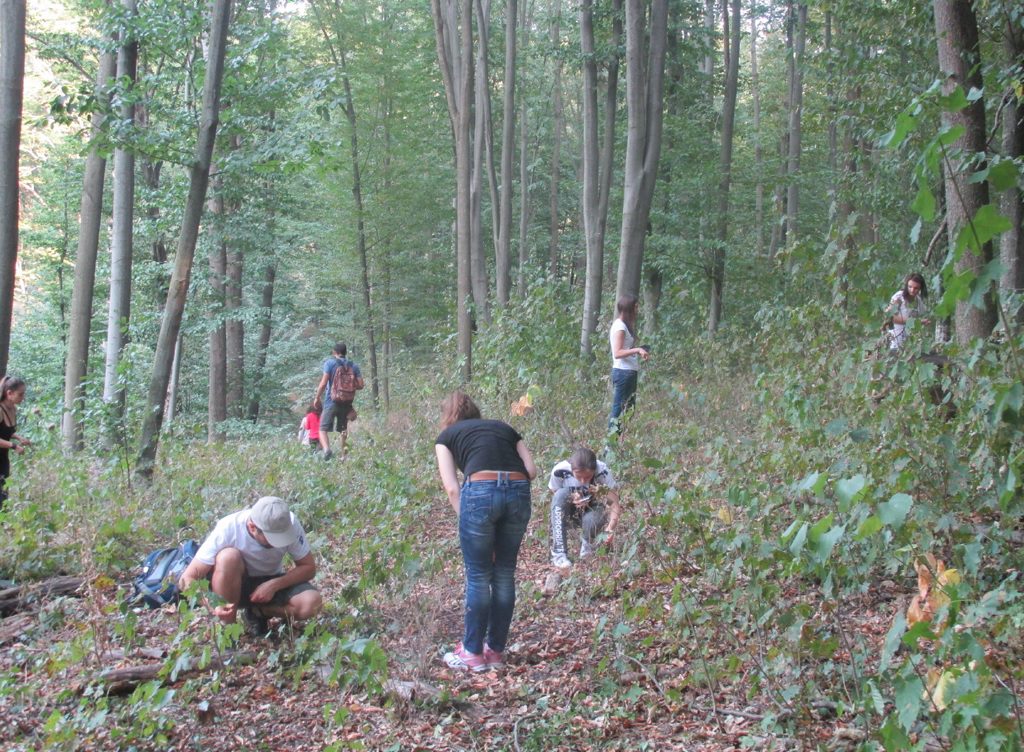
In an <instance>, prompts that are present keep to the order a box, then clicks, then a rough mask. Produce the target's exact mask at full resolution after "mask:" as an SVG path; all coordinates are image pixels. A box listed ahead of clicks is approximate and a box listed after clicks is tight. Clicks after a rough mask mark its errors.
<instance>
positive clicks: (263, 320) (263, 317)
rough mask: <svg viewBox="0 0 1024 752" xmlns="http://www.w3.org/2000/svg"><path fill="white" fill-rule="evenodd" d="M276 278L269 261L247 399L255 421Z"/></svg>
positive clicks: (258, 411)
mask: <svg viewBox="0 0 1024 752" xmlns="http://www.w3.org/2000/svg"><path fill="white" fill-rule="evenodd" d="M276 279H277V264H276V263H274V262H273V261H271V262H270V263H269V264H267V266H266V267H265V268H264V270H263V292H262V297H261V300H260V340H259V344H258V346H257V348H256V369H255V377H254V379H253V387H252V396H251V398H250V399H249V420H251V421H252V422H253V423H255V422H256V421H257V420H259V417H260V393H261V392H262V389H263V374H264V371H265V369H266V367H267V350H269V349H270V335H271V333H272V324H273V321H274V318H273V313H274V282H275V280H276Z"/></svg>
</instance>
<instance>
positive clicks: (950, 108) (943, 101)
mask: <svg viewBox="0 0 1024 752" xmlns="http://www.w3.org/2000/svg"><path fill="white" fill-rule="evenodd" d="M969 104H970V102H969V101H968V100H967V96H966V95H965V94H964V90H963V87H962V86H957V87H956V88H955V89H953V91H951V92H949V94H946V95H945V96H942V97H939V106H940V107H941V108H942V109H943V110H945V111H946V112H959V111H960V110H962V109H964V108H965V107H967V106H968V105H969Z"/></svg>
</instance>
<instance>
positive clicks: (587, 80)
mask: <svg viewBox="0 0 1024 752" xmlns="http://www.w3.org/2000/svg"><path fill="white" fill-rule="evenodd" d="M612 5H613V7H612V14H613V15H612V39H611V44H610V48H611V53H610V54H609V56H608V75H607V89H606V92H605V107H604V140H603V141H602V140H601V139H600V134H599V129H598V106H597V94H598V91H597V89H598V65H597V63H598V61H597V52H596V45H595V42H594V7H593V0H584V1H583V3H582V4H581V5H580V44H581V48H582V51H583V201H582V204H583V233H584V237H585V240H586V244H587V271H586V281H585V284H584V290H583V326H582V331H581V333H580V353H581V354H582V355H583V356H584V357H588V358H589V357H590V356H591V353H592V349H593V343H592V338H593V336H594V332H595V331H596V330H597V320H598V317H599V316H600V313H601V292H602V287H603V285H604V243H605V230H606V228H607V224H608V197H609V195H610V191H611V180H612V156H613V151H614V145H615V110H616V106H617V104H618V102H617V99H618V81H619V57H618V55H619V53H618V48H619V44H620V42H621V37H622V20H621V15H622V14H621V11H622V2H621V0H614V2H613V4H612Z"/></svg>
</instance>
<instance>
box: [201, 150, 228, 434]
mask: <svg viewBox="0 0 1024 752" xmlns="http://www.w3.org/2000/svg"><path fill="white" fill-rule="evenodd" d="M207 203H208V205H207V210H208V211H209V213H210V216H211V218H212V220H213V222H212V223H211V225H212V234H213V235H214V237H213V238H212V240H211V242H210V244H209V245H210V297H211V300H210V305H209V307H208V308H207V311H206V315H207V317H208V318H209V320H210V370H209V377H208V379H207V382H208V383H207V397H206V440H207V441H208V442H210V443H211V444H212V443H216V442H219V441H223V440H224V428H223V427H222V424H223V423H224V421H225V420H226V419H227V417H228V408H227V371H228V358H227V336H226V333H225V326H224V316H225V313H226V312H225V306H224V286H225V282H226V277H227V267H228V261H227V258H228V254H227V238H226V235H227V228H226V227H225V223H224V194H223V193H222V180H221V177H220V171H219V169H218V167H217V165H216V164H211V165H210V198H209V201H208V202H207Z"/></svg>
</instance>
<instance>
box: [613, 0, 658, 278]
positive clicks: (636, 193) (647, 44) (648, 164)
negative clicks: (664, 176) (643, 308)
mask: <svg viewBox="0 0 1024 752" xmlns="http://www.w3.org/2000/svg"><path fill="white" fill-rule="evenodd" d="M625 5H626V107H627V133H626V163H625V168H624V175H623V190H622V238H621V241H620V248H619V272H618V280H617V283H616V290H617V295H619V296H622V295H626V294H630V295H637V294H639V292H640V275H641V272H642V267H643V257H644V240H645V237H644V236H645V234H646V232H647V224H648V218H649V217H650V212H651V201H652V199H653V198H654V185H655V179H656V178H657V175H658V160H659V158H660V156H661V123H662V93H663V83H664V75H665V39H666V33H667V31H666V30H667V27H668V0H651V4H650V8H649V11H648V7H647V5H646V3H645V2H644V1H643V0H626V3H625ZM645 53H646V54H645Z"/></svg>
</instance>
